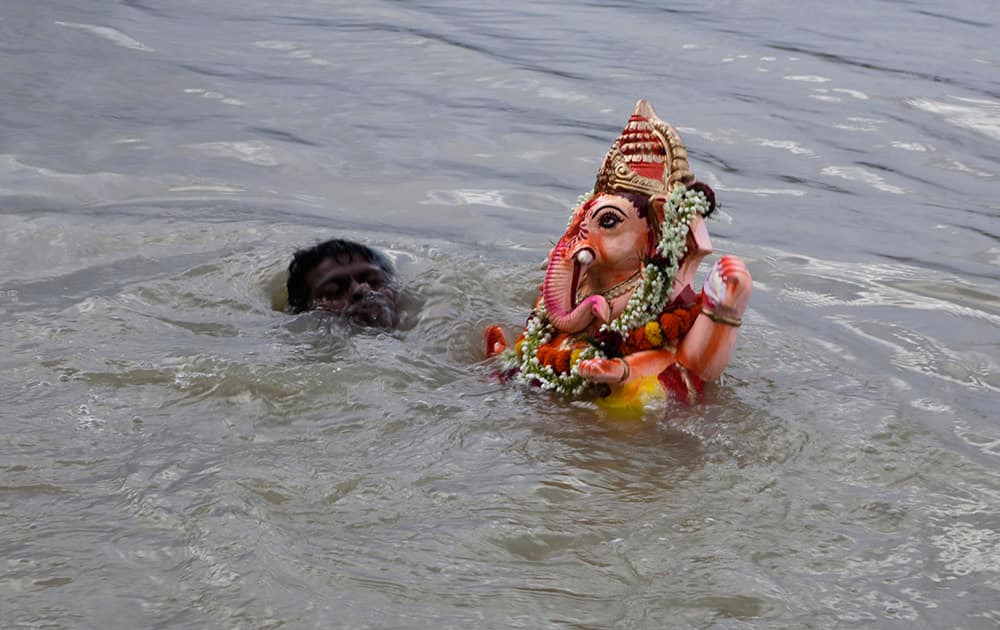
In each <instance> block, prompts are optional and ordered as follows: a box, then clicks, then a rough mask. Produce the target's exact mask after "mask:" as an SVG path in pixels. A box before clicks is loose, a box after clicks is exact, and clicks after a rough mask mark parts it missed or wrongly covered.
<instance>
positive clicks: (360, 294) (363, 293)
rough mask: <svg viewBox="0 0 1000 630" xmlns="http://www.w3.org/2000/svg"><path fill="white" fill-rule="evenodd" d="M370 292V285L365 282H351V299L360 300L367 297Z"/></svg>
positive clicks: (353, 300)
mask: <svg viewBox="0 0 1000 630" xmlns="http://www.w3.org/2000/svg"><path fill="white" fill-rule="evenodd" d="M371 292H372V288H371V286H369V284H368V283H367V282H357V281H352V283H351V301H352V302H360V301H361V300H363V299H365V298H366V297H368V294H369V293H371Z"/></svg>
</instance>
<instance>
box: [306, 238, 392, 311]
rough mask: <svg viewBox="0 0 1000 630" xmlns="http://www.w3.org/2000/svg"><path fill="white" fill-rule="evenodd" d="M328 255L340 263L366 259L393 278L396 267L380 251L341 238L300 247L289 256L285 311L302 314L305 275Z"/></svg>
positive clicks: (307, 287)
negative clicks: (352, 259)
mask: <svg viewBox="0 0 1000 630" xmlns="http://www.w3.org/2000/svg"><path fill="white" fill-rule="evenodd" d="M327 258H333V259H334V260H336V261H337V262H339V263H344V264H346V263H348V262H349V261H350V260H351V258H360V259H361V260H364V261H365V262H370V263H373V264H375V265H378V266H379V267H380V268H381V269H382V271H384V272H385V275H386V276H388V277H389V278H392V277H393V276H394V275H395V273H396V272H395V270H394V269H393V268H392V263H391V262H389V259H388V258H386V257H385V255H384V254H382V253H381V252H379V251H376V250H374V249H372V248H371V247H368V246H367V245H362V244H361V243H355V242H354V241H347V240H344V239H340V238H335V239H331V240H329V241H324V242H322V243H319V244H318V245H314V246H312V247H310V248H308V249H300V250H298V251H297V252H295V255H294V256H292V262H291V263H289V265H288V283H287V285H286V286H287V287H288V310H289V312H291V313H301V312H302V311H306V310H309V297H310V295H309V294H310V290H309V285H308V284H306V276H308V275H309V272H310V271H312V270H313V269H314V268H315V267H316V266H317V265H319V264H320V263H321V262H323V261H324V260H325V259H327Z"/></svg>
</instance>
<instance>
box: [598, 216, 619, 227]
mask: <svg viewBox="0 0 1000 630" xmlns="http://www.w3.org/2000/svg"><path fill="white" fill-rule="evenodd" d="M621 222H622V219H621V217H619V216H618V215H617V214H615V213H614V212H605V213H604V214H602V215H601V216H600V217H599V218H598V219H597V224H598V225H600V226H601V227H602V228H604V229H605V230H610V229H611V228H613V227H615V226H616V225H618V224H619V223H621Z"/></svg>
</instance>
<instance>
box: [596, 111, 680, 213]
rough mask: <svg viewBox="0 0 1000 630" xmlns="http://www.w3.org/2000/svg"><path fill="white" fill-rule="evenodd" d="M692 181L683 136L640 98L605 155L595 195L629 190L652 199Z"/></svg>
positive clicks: (598, 174) (598, 173)
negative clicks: (623, 127)
mask: <svg viewBox="0 0 1000 630" xmlns="http://www.w3.org/2000/svg"><path fill="white" fill-rule="evenodd" d="M693 181H694V175H693V174H692V173H691V169H690V168H689V167H688V159H687V149H685V148H684V141H683V140H681V136H680V134H679V133H677V130H676V129H674V128H673V126H671V125H670V124H669V123H667V122H666V121H664V120H660V118H659V117H658V116H657V115H656V110H654V109H653V106H652V105H651V104H650V103H649V101H647V100H646V99H640V100H639V102H637V103H636V104H635V109H634V110H633V111H632V117H631V118H629V120H628V123H627V124H626V125H625V129H623V130H622V132H621V134H619V136H618V139H617V140H615V143H614V144H613V145H611V149H610V150H609V151H608V154H607V155H606V156H604V162H603V163H602V164H601V169H600V170H599V171H598V172H597V182H596V183H595V184H594V194H595V195H598V194H601V193H614V192H625V191H630V192H637V193H642V194H644V195H648V196H650V197H653V196H656V195H668V194H670V192H671V191H672V190H673V189H674V188H675V187H676V186H677V185H679V184H684V185H688V184H690V183H691V182H693Z"/></svg>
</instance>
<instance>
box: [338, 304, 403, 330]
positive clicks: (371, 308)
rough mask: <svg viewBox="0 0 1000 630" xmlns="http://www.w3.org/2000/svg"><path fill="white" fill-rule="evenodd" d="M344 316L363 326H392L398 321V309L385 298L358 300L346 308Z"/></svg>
mask: <svg viewBox="0 0 1000 630" xmlns="http://www.w3.org/2000/svg"><path fill="white" fill-rule="evenodd" d="M344 317H346V318H348V319H350V320H351V321H353V322H355V323H357V324H361V325H362V326H374V327H380V328H391V327H392V326H394V325H395V323H396V309H395V308H394V307H393V305H392V304H391V303H390V302H389V301H388V300H384V299H377V298H376V299H371V300H366V301H363V302H357V303H355V304H352V305H351V306H349V307H347V309H345V310H344Z"/></svg>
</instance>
